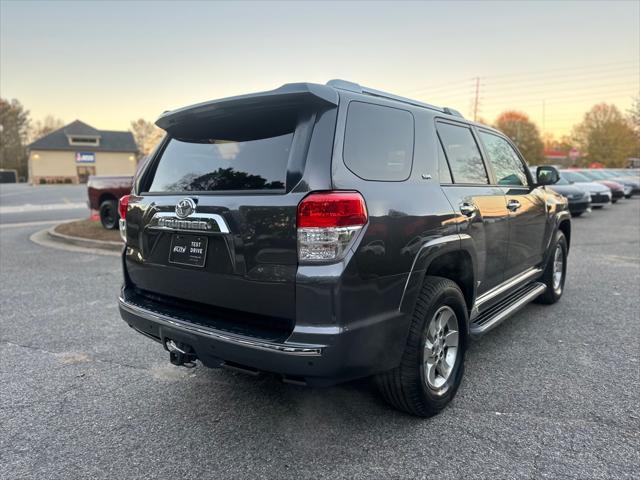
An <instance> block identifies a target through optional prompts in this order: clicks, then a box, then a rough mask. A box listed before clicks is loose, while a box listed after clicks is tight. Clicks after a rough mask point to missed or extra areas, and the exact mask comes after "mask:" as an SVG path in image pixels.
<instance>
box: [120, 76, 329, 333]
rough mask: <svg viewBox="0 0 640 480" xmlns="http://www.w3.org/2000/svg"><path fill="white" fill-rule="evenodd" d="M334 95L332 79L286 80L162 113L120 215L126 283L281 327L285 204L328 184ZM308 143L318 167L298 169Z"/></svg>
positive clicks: (289, 318) (286, 288) (291, 227)
mask: <svg viewBox="0 0 640 480" xmlns="http://www.w3.org/2000/svg"><path fill="white" fill-rule="evenodd" d="M337 102H338V98H337V95H336V93H335V91H334V90H333V89H330V88H328V87H324V86H316V85H310V84H293V85H286V86H284V87H282V88H280V89H277V90H274V91H272V92H266V93H261V94H256V95H248V96H243V97H236V98H232V99H228V100H222V101H217V102H210V103H205V104H201V105H196V106H194V107H190V108H186V109H181V110H177V111H174V112H169V113H168V114H165V115H163V116H162V117H161V118H160V119H159V120H158V122H157V125H158V126H160V127H161V128H163V129H165V130H166V131H167V133H168V135H167V137H166V138H165V140H164V143H163V145H162V146H161V147H160V148H159V149H158V152H157V153H156V155H155V156H154V158H152V159H151V160H150V162H149V164H148V165H147V168H146V169H145V171H144V172H143V173H142V174H141V176H140V178H139V179H138V180H137V182H136V185H135V187H134V192H135V194H134V195H132V196H131V197H130V201H129V208H128V212H127V215H126V239H127V248H126V251H125V266H126V273H127V278H128V283H129V286H130V287H133V288H134V289H135V291H136V292H137V294H139V295H142V296H145V297H146V298H147V299H151V300H153V301H155V302H164V303H165V304H167V305H173V308H175V306H176V305H179V306H181V308H183V309H187V310H189V309H190V310H192V311H193V312H199V313H202V312H208V313H209V314H211V315H213V316H220V317H224V318H226V319H229V318H230V319H231V320H233V319H234V318H236V317H237V318H238V319H252V320H255V319H256V318H258V322H259V320H260V317H264V318H269V319H271V320H272V323H273V324H274V325H275V324H278V325H280V324H282V325H289V327H287V328H292V325H293V320H294V316H295V277H296V270H297V246H296V210H297V205H298V203H299V202H300V200H301V199H302V198H303V197H304V196H305V195H306V194H307V193H308V191H309V190H310V189H312V188H316V189H317V188H324V189H327V188H330V167H329V166H330V157H331V148H332V144H331V142H332V140H333V129H334V128H335V110H336V105H337ZM327 118H329V119H331V118H332V119H333V121H328V120H327ZM323 128H324V129H325V130H327V128H330V129H331V131H330V132H327V131H324V133H322V134H319V133H318V132H319V131H321V130H322V129H323ZM329 133H330V134H329ZM327 139H330V140H329V141H327ZM319 142H322V143H323V145H316V146H314V145H315V144H316V143H319ZM325 144H327V145H325ZM310 150H313V152H315V153H314V154H313V155H315V156H316V157H319V158H317V159H316V160H315V161H316V162H317V161H320V162H323V163H324V165H325V167H326V168H325V169H324V170H326V178H325V177H323V176H322V175H320V176H318V175H314V180H308V179H307V178H305V177H304V175H305V173H304V172H305V168H306V167H307V163H308V162H307V157H308V156H312V155H310V154H309V152H310ZM318 182H319V183H318Z"/></svg>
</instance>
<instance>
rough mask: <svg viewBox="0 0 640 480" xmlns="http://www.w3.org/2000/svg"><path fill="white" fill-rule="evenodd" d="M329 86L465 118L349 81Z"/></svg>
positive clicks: (452, 111)
mask: <svg viewBox="0 0 640 480" xmlns="http://www.w3.org/2000/svg"><path fill="white" fill-rule="evenodd" d="M327 85H328V86H329V87H333V88H337V89H338V90H347V91H349V92H355V93H362V94H365V95H371V96H374V97H380V98H388V99H390V100H395V101H397V102H402V103H407V104H409V105H415V106H416V107H423V108H428V109H430V110H436V111H438V112H442V113H446V114H447V115H454V116H456V117H460V118H464V117H463V116H462V114H461V113H460V112H459V111H457V110H454V109H453V108H449V107H444V108H442V107H437V106H435V105H431V104H429V103H424V102H419V101H418V100H412V99H410V98H407V97H401V96H400V95H394V94H393V93H387V92H383V91H382V90H376V89H374V88H369V87H363V86H362V85H360V84H358V83H355V82H349V81H348V80H340V79H334V80H329V81H328V82H327Z"/></svg>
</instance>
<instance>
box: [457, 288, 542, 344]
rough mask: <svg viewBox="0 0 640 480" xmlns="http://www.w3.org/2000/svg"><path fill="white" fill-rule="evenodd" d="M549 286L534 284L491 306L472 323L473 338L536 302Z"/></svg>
mask: <svg viewBox="0 0 640 480" xmlns="http://www.w3.org/2000/svg"><path fill="white" fill-rule="evenodd" d="M546 289H547V286H546V285H545V284H544V283H540V282H533V283H530V284H528V285H525V286H524V287H522V288H520V289H518V290H516V291H515V292H514V293H513V294H511V295H509V296H508V297H507V298H505V299H504V300H502V301H500V302H498V303H497V304H495V305H493V306H491V307H490V308H488V309H487V310H485V311H484V312H480V314H479V315H478V316H477V317H476V318H475V319H474V320H473V322H471V326H470V328H469V330H470V333H471V335H472V336H479V335H482V334H484V333H487V332H488V331H489V330H491V329H492V328H494V327H496V326H498V325H499V324H500V323H501V322H502V321H503V320H505V319H507V318H508V317H510V316H511V315H513V314H514V313H516V312H517V311H518V310H520V309H521V308H522V307H524V306H525V305H526V304H527V303H529V302H531V301H532V300H534V299H535V298H536V297H537V296H539V295H541V294H542V293H544V291H545V290H546Z"/></svg>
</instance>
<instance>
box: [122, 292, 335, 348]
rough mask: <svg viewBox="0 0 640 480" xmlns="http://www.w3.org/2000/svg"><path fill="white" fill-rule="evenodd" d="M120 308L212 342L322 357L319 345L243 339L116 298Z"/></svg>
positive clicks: (239, 336)
mask: <svg viewBox="0 0 640 480" xmlns="http://www.w3.org/2000/svg"><path fill="white" fill-rule="evenodd" d="M118 303H119V305H120V308H122V309H123V310H126V311H127V312H129V313H132V314H133V315H138V316H140V317H142V318H145V319H146V320H149V321H152V322H156V323H159V324H161V325H165V326H167V327H171V328H175V329H177V330H182V331H185V332H187V333H196V334H199V335H203V336H205V337H209V338H211V339H214V340H218V341H221V342H225V343H230V344H233V345H238V346H242V347H247V348H253V349H256V350H265V351H269V352H275V353H282V354H285V355H295V356H303V357H319V356H321V355H322V348H323V347H322V346H320V345H301V344H288V343H273V342H265V341H260V340H255V339H253V338H250V337H243V336H241V335H234V334H230V333H227V332H221V331H219V330H213V329H210V328H205V327H201V326H198V325H194V324H191V323H189V322H185V321H182V320H178V319H175V318H172V317H169V316H167V315H162V314H160V313H156V312H152V311H150V310H146V309H144V308H141V307H139V306H137V305H133V304H131V303H128V302H127V301H126V300H125V299H124V298H123V297H119V298H118Z"/></svg>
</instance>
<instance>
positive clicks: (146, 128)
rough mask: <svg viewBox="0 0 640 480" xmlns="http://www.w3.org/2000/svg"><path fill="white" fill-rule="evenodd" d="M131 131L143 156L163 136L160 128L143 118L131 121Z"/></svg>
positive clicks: (147, 153)
mask: <svg viewBox="0 0 640 480" xmlns="http://www.w3.org/2000/svg"><path fill="white" fill-rule="evenodd" d="M131 133H133V138H134V139H135V141H136V144H137V145H138V150H140V154H141V155H143V156H145V155H149V153H150V152H151V150H153V148H154V147H155V146H156V145H157V144H158V142H160V140H162V137H163V136H164V132H163V131H162V130H161V129H159V128H158V127H156V126H155V125H154V124H153V123H151V122H149V121H147V120H145V119H144V118H139V119H138V120H135V121H133V122H131Z"/></svg>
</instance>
